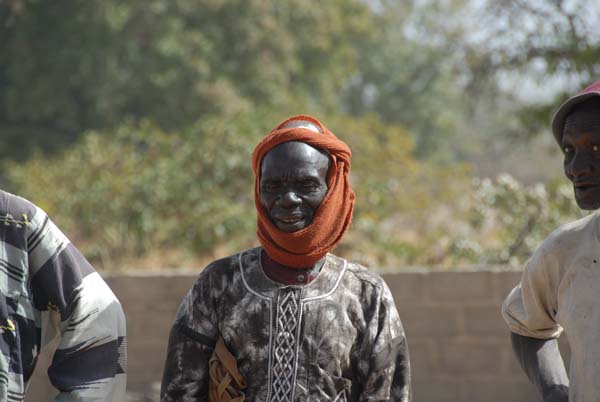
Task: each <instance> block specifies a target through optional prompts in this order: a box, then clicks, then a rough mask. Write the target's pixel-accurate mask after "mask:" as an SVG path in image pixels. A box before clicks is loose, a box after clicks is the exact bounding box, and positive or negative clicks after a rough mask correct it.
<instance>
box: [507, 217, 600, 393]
mask: <svg viewBox="0 0 600 402" xmlns="http://www.w3.org/2000/svg"><path fill="white" fill-rule="evenodd" d="M502 315H503V316H504V319H505V320H506V322H507V323H508V326H509V327H510V330H511V331H512V332H514V333H516V334H519V335H523V336H529V337H533V338H540V339H549V338H557V337H558V336H560V334H561V333H562V331H563V329H564V331H565V333H566V334H567V337H568V339H569V345H570V347H571V362H570V371H569V373H570V374H569V381H570V391H569V392H570V396H569V401H571V402H597V401H598V398H599V396H600V381H598V379H599V378H600V347H599V346H600V215H599V214H598V213H594V214H592V215H589V216H587V217H585V218H583V219H580V220H578V221H576V222H573V223H570V224H568V225H565V226H563V227H561V228H559V229H558V230H556V231H555V232H554V233H552V234H551V235H550V236H549V237H548V238H547V239H546V240H545V241H544V242H543V243H542V245H541V246H540V247H539V248H538V250H536V252H535V254H534V255H533V257H532V258H531V260H530V261H529V263H528V264H527V267H526V269H525V271H524V273H523V278H522V280H521V283H520V284H519V285H518V286H517V287H516V288H515V289H513V290H512V292H511V293H510V294H509V295H508V298H507V299H506V301H505V302H504V305H503V308H502Z"/></svg>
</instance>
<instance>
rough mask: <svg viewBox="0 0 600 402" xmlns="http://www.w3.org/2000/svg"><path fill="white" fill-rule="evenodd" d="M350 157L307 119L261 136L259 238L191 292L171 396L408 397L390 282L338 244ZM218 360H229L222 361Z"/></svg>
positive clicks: (167, 388) (350, 201) (285, 399)
mask: <svg viewBox="0 0 600 402" xmlns="http://www.w3.org/2000/svg"><path fill="white" fill-rule="evenodd" d="M350 155H351V152H350V149H349V148H348V146H347V145H346V144H345V143H344V142H342V141H340V140H339V139H338V138H337V137H336V136H335V135H333V133H331V132H330V131H329V130H328V129H327V128H326V127H325V126H323V125H322V124H321V123H320V122H319V121H318V120H316V119H314V118H312V117H310V116H294V117H291V118H289V119H287V120H286V121H284V122H283V123H281V124H280V125H278V126H277V127H276V128H275V129H274V130H273V131H271V132H270V133H269V135H267V136H266V137H265V138H264V139H263V141H261V142H260V144H258V146H257V147H256V149H255V150H254V153H253V160H252V165H253V169H254V173H255V175H256V180H255V204H256V208H257V212H258V225H257V226H258V231H257V234H258V238H259V240H260V243H261V244H262V247H257V248H254V249H250V250H246V251H244V252H241V253H239V254H237V255H234V256H230V257H227V258H224V259H222V260H218V261H215V262H213V263H211V264H210V265H209V266H208V267H207V268H205V269H204V270H203V271H202V273H201V274H200V276H199V277H198V279H197V281H196V283H195V284H194V286H193V288H192V289H191V290H190V291H189V293H188V294H187V296H186V297H185V298H184V300H183V302H182V304H181V306H180V308H179V310H178V312H177V318H176V320H175V324H174V326H173V328H172V330H171V336H170V339H169V346H168V352H167V361H166V363H165V370H164V373H163V384H162V388H161V400H162V401H163V402H175V401H208V400H209V389H210V400H211V401H213V402H214V401H230V400H231V401H242V400H246V401H253V402H254V401H257V402H258V401H264V402H279V401H281V402H301V401H302V402H305V401H314V402H316V401H321V402H325V401H330V402H334V401H335V402H345V401H348V402H349V401H365V402H366V401H399V402H404V401H410V400H411V393H410V370H409V361H408V349H407V344H406V338H405V336H404V331H403V328H402V324H401V322H400V319H399V317H398V313H397V311H396V308H395V305H394V301H393V299H392V296H391V293H390V291H389V289H388V288H387V286H386V284H385V283H384V282H383V280H382V279H381V277H380V276H379V275H377V274H375V273H373V272H371V271H368V270H367V269H366V268H364V267H362V266H360V265H358V264H354V263H351V262H349V261H346V260H344V259H342V258H339V257H336V256H334V255H333V254H331V253H329V251H330V250H331V249H332V248H333V247H334V246H335V245H336V244H338V243H339V242H340V241H341V239H342V237H343V235H344V233H345V232H346V230H347V229H348V227H349V225H350V222H351V220H352V211H353V207H354V192H353V191H352V189H351V187H350V183H349V177H348V176H349V172H350ZM215 345H216V351H215ZM227 350H229V352H230V353H231V355H230V357H229V358H228V357H227V356H225V355H226V354H227ZM213 352H214V355H213ZM215 355H216V356H215ZM211 356H212V358H211ZM217 360H220V363H221V364H222V366H225V369H223V370H220V369H219V370H218V369H214V367H213V363H215V361H217ZM209 361H210V367H209ZM215 382H216V383H217V384H216V385H215V384H214V383H215ZM232 388H235V389H232Z"/></svg>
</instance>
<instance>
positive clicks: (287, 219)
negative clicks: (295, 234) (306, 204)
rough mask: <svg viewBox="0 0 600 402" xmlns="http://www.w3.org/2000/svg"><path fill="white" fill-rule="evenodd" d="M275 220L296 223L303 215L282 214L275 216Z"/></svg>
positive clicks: (301, 219)
mask: <svg viewBox="0 0 600 402" xmlns="http://www.w3.org/2000/svg"><path fill="white" fill-rule="evenodd" d="M274 218H275V220H278V221H279V222H283V223H296V222H300V221H303V220H304V215H300V214H298V215H283V216H275V217H274Z"/></svg>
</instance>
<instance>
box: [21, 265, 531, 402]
mask: <svg viewBox="0 0 600 402" xmlns="http://www.w3.org/2000/svg"><path fill="white" fill-rule="evenodd" d="M196 275H197V273H195V272H189V271H167V272H165V271H163V272H156V273H151V272H144V273H131V274H123V275H113V276H106V278H105V279H106V281H107V283H108V284H109V286H110V287H111V288H112V289H113V291H114V292H115V294H116V295H117V297H118V298H119V300H120V301H121V303H122V305H123V308H124V310H125V313H126V315H127V331H128V350H129V353H128V360H129V368H128V371H129V374H128V379H129V381H128V390H129V395H128V398H129V400H128V402H151V401H157V400H158V399H157V395H158V388H159V382H160V379H161V373H162V365H163V362H164V357H165V349H166V344H167V339H168V333H169V329H170V326H171V324H172V322H173V318H174V316H175V311H176V309H177V306H178V305H179V302H180V300H181V299H182V297H183V295H184V294H185V293H186V292H187V290H188V289H189V288H190V287H191V285H192V283H193V282H194V279H195V277H196ZM384 278H385V280H386V282H387V283H388V285H389V287H390V289H391V290H392V293H393V294H394V298H395V301H396V305H397V307H398V311H399V313H400V317H401V319H402V322H403V324H404V327H405V331H406V334H407V338H408V343H409V349H410V353H411V365H412V374H413V390H414V400H415V401H416V402H496V401H497V402H507V401H511V402H525V401H527V402H531V401H537V400H540V399H539V397H538V396H537V394H536V393H535V390H534V388H533V387H532V386H531V385H530V384H529V383H528V382H527V379H526V378H525V375H524V374H523V372H522V370H521V368H520V367H519V366H518V364H517V362H516V360H515V359H514V357H513V355H512V350H511V347H510V341H509V332H508V329H507V328H506V326H505V325H504V322H503V321H502V318H501V316H500V305H501V303H502V301H503V299H504V297H505V296H506V295H507V294H508V292H509V291H510V289H511V288H512V287H513V286H514V285H515V284H516V283H517V282H518V281H519V279H520V272H519V271H515V270H509V269H503V268H501V267H496V268H490V267H480V268H472V269H460V270H457V269H453V270H435V269H411V270H403V271H402V272H401V273H394V274H384ZM48 361H49V358H48V356H47V355H44V356H43V357H42V359H41V360H40V363H39V365H38V368H37V369H36V373H35V378H34V380H33V382H32V384H31V386H30V389H29V392H28V395H27V398H26V401H28V402H45V401H51V400H52V396H53V395H54V394H55V391H53V390H52V387H51V386H50V385H49V384H48V381H47V379H46V378H45V377H46V376H45V372H46V367H47V365H48Z"/></svg>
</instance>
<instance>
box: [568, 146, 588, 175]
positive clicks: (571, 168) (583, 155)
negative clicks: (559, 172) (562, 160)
mask: <svg viewBox="0 0 600 402" xmlns="http://www.w3.org/2000/svg"><path fill="white" fill-rule="evenodd" d="M593 158H594V157H593V155H591V154H590V153H589V152H577V153H576V154H575V155H573V158H572V159H571V160H570V161H569V163H567V164H566V165H565V173H566V174H567V177H573V178H577V177H581V176H585V175H588V174H590V173H592V172H593V171H594V163H593V162H594V161H593Z"/></svg>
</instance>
